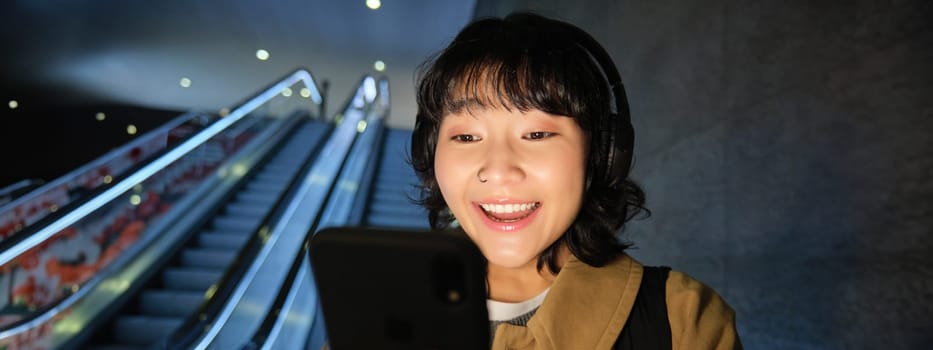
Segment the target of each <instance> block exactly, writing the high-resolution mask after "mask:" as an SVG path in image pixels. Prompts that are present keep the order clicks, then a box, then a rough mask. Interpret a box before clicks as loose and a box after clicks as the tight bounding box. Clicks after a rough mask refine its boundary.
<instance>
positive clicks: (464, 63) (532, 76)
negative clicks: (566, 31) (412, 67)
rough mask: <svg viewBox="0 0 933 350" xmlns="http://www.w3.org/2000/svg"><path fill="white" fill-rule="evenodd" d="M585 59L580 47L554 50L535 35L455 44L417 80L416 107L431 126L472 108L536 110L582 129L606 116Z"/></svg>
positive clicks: (596, 78) (600, 82)
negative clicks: (423, 111) (418, 97)
mask: <svg viewBox="0 0 933 350" xmlns="http://www.w3.org/2000/svg"><path fill="white" fill-rule="evenodd" d="M516 47H518V48H519V49H516ZM588 57H589V55H588V54H587V53H586V51H585V50H584V49H583V48H582V47H580V46H577V45H570V46H565V47H556V46H554V45H551V44H547V41H546V40H545V38H541V37H539V36H532V37H530V38H529V37H515V36H513V37H511V38H510V37H505V38H498V37H492V38H490V37H487V38H485V42H484V40H464V41H457V43H456V44H455V45H452V46H451V47H449V48H448V49H447V50H446V51H445V52H444V55H442V57H441V58H439V59H438V60H437V61H435V62H434V71H433V72H432V73H433V74H432V76H425V77H423V78H424V79H422V84H421V90H422V91H421V92H422V95H421V96H425V95H428V97H429V99H428V100H426V101H422V103H423V104H422V106H424V107H426V111H427V112H428V114H429V115H430V116H431V117H432V119H434V120H436V121H440V120H441V119H443V117H444V116H446V115H449V114H456V113H462V112H467V113H473V111H474V110H475V109H487V108H489V109H498V108H502V109H506V110H512V109H513V108H514V109H517V110H519V111H522V112H526V111H529V110H535V109H536V110H540V111H543V112H545V113H549V114H553V115H563V116H568V117H572V118H574V119H575V120H576V121H577V123H578V124H580V126H581V127H582V128H583V129H584V130H587V129H588V127H589V126H590V125H591V123H592V121H593V120H595V118H596V117H595V116H597V115H601V114H605V113H608V112H609V106H607V105H606V104H605V103H604V102H601V101H606V99H607V98H608V95H609V94H610V92H609V88H608V83H605V81H606V80H605V77H604V76H603V74H602V71H601V69H600V68H599V67H598V66H597V65H596V64H595V62H593V61H592V60H590V59H588ZM426 88H427V89H430V90H429V91H425V89H426Z"/></svg>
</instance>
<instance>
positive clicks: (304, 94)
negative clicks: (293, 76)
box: [299, 87, 311, 98]
mask: <svg viewBox="0 0 933 350" xmlns="http://www.w3.org/2000/svg"><path fill="white" fill-rule="evenodd" d="M299 94H301V97H304V98H310V97H311V89H309V88H306V87H304V88H301V92H299Z"/></svg>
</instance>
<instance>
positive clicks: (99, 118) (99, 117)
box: [94, 112, 107, 121]
mask: <svg viewBox="0 0 933 350" xmlns="http://www.w3.org/2000/svg"><path fill="white" fill-rule="evenodd" d="M94 119H97V121H104V119H107V115H106V114H104V112H97V114H95V115H94Z"/></svg>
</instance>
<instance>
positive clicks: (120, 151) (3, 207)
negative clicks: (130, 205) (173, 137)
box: [0, 111, 207, 231]
mask: <svg viewBox="0 0 933 350" xmlns="http://www.w3.org/2000/svg"><path fill="white" fill-rule="evenodd" d="M206 115H207V113H203V112H199V111H190V112H187V113H184V114H182V115H180V116H178V117H175V118H174V119H172V120H170V121H168V122H167V123H165V124H163V125H162V126H160V127H158V128H156V129H153V130H150V131H149V132H147V133H145V134H142V135H140V136H139V137H136V138H134V139H133V140H132V141H130V142H128V143H126V144H124V145H123V146H120V147H117V148H115V149H113V150H111V151H109V152H107V153H104V155H102V156H100V157H97V158H96V159H94V160H92V161H90V162H88V163H85V164H84V165H82V166H80V167H78V168H77V169H74V170H72V171H70V172H68V173H66V174H65V175H62V176H59V177H58V178H56V179H55V180H52V181H51V182H47V183H44V184H41V185H39V186H36V188H34V189H32V190H30V191H29V192H27V193H25V194H23V195H22V196H19V197H17V198H15V199H13V200H11V201H10V202H8V203H4V204H0V215H3V214H4V213H8V212H12V211H14V210H15V209H16V208H18V207H24V206H28V205H29V204H30V202H33V201H40V200H42V196H43V195H47V194H50V193H52V192H53V191H55V190H59V189H61V188H62V187H63V186H64V187H65V188H64V190H65V191H71V190H74V189H75V188H76V187H77V186H76V185H75V184H74V183H73V182H75V181H76V180H77V179H78V178H80V177H82V176H88V175H90V174H93V173H94V172H95V171H96V170H97V169H98V168H99V167H100V166H102V165H104V164H107V163H108V162H110V161H113V160H115V159H117V158H119V157H122V156H124V155H126V154H128V153H130V151H131V150H133V149H134V148H136V147H140V146H142V145H145V144H146V143H149V142H153V141H154V140H157V139H159V138H161V137H166V135H167V134H168V132H169V131H171V130H172V129H174V128H176V127H178V126H180V125H182V124H184V123H186V122H188V121H190V120H194V119H195V118H198V117H203V116H206ZM112 175H114V176H116V175H118V174H112ZM2 224H3V223H2V222H0V225H2ZM20 231H22V230H20Z"/></svg>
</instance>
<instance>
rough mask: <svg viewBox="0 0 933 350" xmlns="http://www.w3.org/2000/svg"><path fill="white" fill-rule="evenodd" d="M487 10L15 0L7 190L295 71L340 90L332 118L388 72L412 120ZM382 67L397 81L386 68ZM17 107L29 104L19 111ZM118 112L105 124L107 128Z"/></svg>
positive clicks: (3, 26) (3, 114) (1, 10)
mask: <svg viewBox="0 0 933 350" xmlns="http://www.w3.org/2000/svg"><path fill="white" fill-rule="evenodd" d="M475 6H476V1H474V0H467V1H432V0H404V1H393V0H385V1H384V2H382V4H381V7H380V8H379V9H377V10H372V9H370V8H368V7H367V3H366V0H277V1H250V0H226V1H189V0H164V1H151V0H147V1H142V0H120V1H117V0H39V1H37V0H5V1H3V2H2V4H0V40H2V41H0V43H2V45H3V49H2V55H0V67H2V69H0V121H2V122H0V149H2V150H3V152H4V153H3V154H4V158H3V159H4V164H3V165H2V166H0V187H3V186H4V185H6V184H10V183H12V182H14V181H17V180H19V179H24V178H40V179H45V180H46V181H48V180H50V179H52V178H55V177H58V176H61V175H63V174H64V173H65V172H67V171H69V170H71V169H74V168H76V167H78V166H80V165H81V164H85V163H87V162H89V161H91V160H92V159H94V158H96V157H98V156H100V155H102V154H103V153H105V152H107V151H108V150H109V149H111V148H113V147H116V146H119V145H121V144H124V143H125V142H127V141H128V140H129V139H130V138H131V137H133V136H131V135H128V134H127V133H126V131H125V130H126V128H127V125H128V124H134V125H135V126H137V127H138V129H139V131H140V133H142V132H145V131H147V130H148V129H151V128H154V127H155V126H157V125H159V124H160V123H162V122H164V121H165V120H167V118H170V117H174V116H177V115H178V113H180V112H181V111H188V110H192V109H198V110H214V111H216V110H218V109H220V108H224V107H231V106H232V105H233V104H236V103H238V102H241V101H242V100H243V99H244V98H246V97H249V96H252V95H253V94H254V93H256V92H257V91H258V90H259V89H261V88H263V87H265V86H267V85H269V84H270V83H272V82H273V81H274V80H276V79H279V78H280V77H282V76H284V75H286V74H287V73H289V72H291V71H293V70H294V69H296V68H307V69H309V70H310V71H311V72H312V74H313V75H314V76H315V78H316V79H317V80H318V83H319V84H320V83H321V82H322V81H324V80H327V81H328V82H329V90H328V96H329V100H330V101H333V102H331V103H329V104H328V105H329V106H330V108H329V109H330V110H329V111H328V113H329V115H330V114H332V113H333V112H334V111H333V108H334V106H339V105H342V102H343V101H344V100H345V99H346V98H347V97H348V96H349V94H350V93H351V92H352V91H353V89H354V85H355V84H357V83H358V82H359V79H360V77H361V76H362V75H363V74H380V75H386V76H388V77H389V79H390V81H392V82H393V88H392V103H393V113H396V114H398V115H402V116H404V115H407V114H412V115H413V113H412V112H411V111H410V110H411V109H412V108H413V106H411V105H413V103H414V97H413V83H412V81H413V80H412V76H413V72H414V69H415V67H416V66H417V65H418V64H420V63H421V62H422V61H423V60H424V59H425V58H426V57H428V56H429V55H430V54H431V53H433V52H434V51H436V50H438V49H440V48H442V47H443V45H444V44H445V43H446V42H447V41H449V40H450V39H451V38H452V37H453V36H454V35H455V34H456V32H457V31H458V30H459V29H460V28H461V27H462V26H463V25H464V24H466V23H467V22H468V21H469V20H470V19H471V18H472V17H473V12H474V10H475ZM260 49H262V50H266V51H268V52H269V58H268V59H267V60H259V59H258V58H257V50H260ZM377 60H381V61H383V62H385V65H386V69H385V71H384V72H376V71H375V70H374V68H373V66H374V62H375V61H377ZM182 78H187V79H190V81H191V84H190V86H189V87H182V86H181V84H180V81H181V79H182ZM12 101H16V102H15V106H16V107H17V108H15V109H13V108H8V106H9V105H10V104H11V103H12ZM105 110H106V111H107V113H108V114H107V119H106V121H105V122H98V121H96V120H95V119H94V117H95V114H96V113H98V112H101V111H105ZM392 122H393V119H392V118H390V123H392ZM394 122H395V125H396V126H399V125H401V126H402V127H404V126H405V123H407V121H405V120H404V119H401V120H400V119H399V118H395V120H394Z"/></svg>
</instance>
